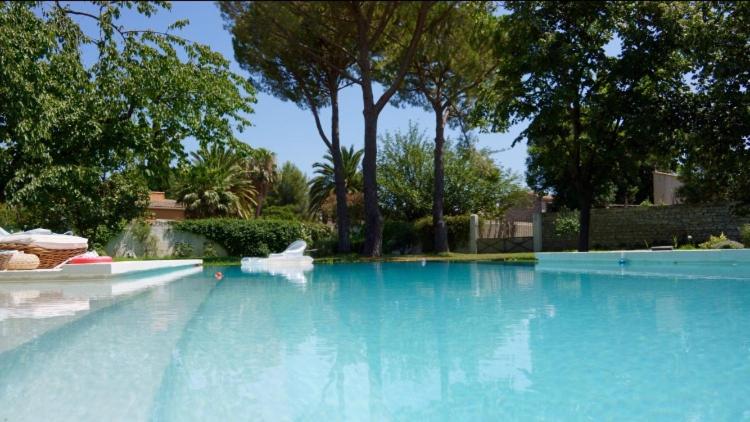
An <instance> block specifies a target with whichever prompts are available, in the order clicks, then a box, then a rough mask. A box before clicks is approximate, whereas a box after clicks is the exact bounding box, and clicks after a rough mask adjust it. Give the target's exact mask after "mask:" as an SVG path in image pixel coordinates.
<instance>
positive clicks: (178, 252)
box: [174, 242, 193, 258]
mask: <svg viewBox="0 0 750 422" xmlns="http://www.w3.org/2000/svg"><path fill="white" fill-rule="evenodd" d="M174 256H176V257H177V258H187V257H190V256H193V247H192V246H191V245H190V244H189V243H187V242H177V243H175V245H174Z"/></svg>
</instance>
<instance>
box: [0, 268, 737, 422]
mask: <svg viewBox="0 0 750 422" xmlns="http://www.w3.org/2000/svg"><path fill="white" fill-rule="evenodd" d="M220 270H221V271H223V272H224V274H225V277H224V279H223V281H220V282H216V280H214V279H213V277H212V274H213V272H214V271H216V269H215V268H213V269H207V270H205V271H204V273H201V274H197V275H192V276H187V277H184V278H183V279H181V280H178V281H174V282H171V283H167V282H164V283H152V284H149V283H144V282H143V281H142V280H140V281H141V284H142V286H141V288H142V289H143V290H138V289H132V288H130V289H129V287H128V286H134V285H133V284H129V285H128V284H122V285H119V287H117V288H113V287H112V286H110V289H109V292H107V291H106V289H104V290H103V291H102V292H100V293H98V294H92V293H91V291H92V289H93V287H92V286H97V287H99V288H101V287H102V285H101V284H96V283H94V284H87V285H82V284H85V283H78V284H75V283H74V284H68V285H48V286H42V287H39V288H38V289H32V288H27V287H26V286H24V287H23V288H20V287H19V286H18V285H16V286H15V287H13V286H9V285H0V420H4V418H5V419H7V420H13V421H15V420H45V419H46V420H170V421H171V420H175V421H182V420H217V421H218V420H238V419H239V420H347V421H348V420H373V419H374V420H498V419H552V420H581V419H612V420H655V419H664V420H675V419H678V420H682V419H694V420H736V419H742V418H743V417H750V405H748V404H747V400H746V397H747V395H748V393H750V330H748V329H747V327H749V326H750V325H749V324H748V323H750V281H748V280H741V279H727V278H713V279H707V278H686V277H685V275H674V274H673V275H668V276H656V275H653V274H652V275H648V276H639V275H627V274H618V273H617V272H607V271H598V272H593V273H591V272H589V273H582V272H576V271H557V270H554V269H550V270H544V271H542V270H541V269H535V268H534V267H533V266H511V265H494V264H444V263H428V264H427V265H425V266H422V265H421V264H419V263H416V264H395V263H394V264H352V265H318V266H316V268H315V270H314V271H312V272H309V273H306V274H305V275H304V277H305V280H306V282H305V283H300V282H299V279H298V278H296V281H295V282H289V278H288V277H285V276H284V275H278V276H269V275H265V276H264V275H248V274H243V273H241V272H240V271H239V269H238V268H236V267H235V268H222V269H220ZM130 281H131V282H132V281H133V280H130ZM129 290H135V291H129ZM3 347H4V348H3Z"/></svg>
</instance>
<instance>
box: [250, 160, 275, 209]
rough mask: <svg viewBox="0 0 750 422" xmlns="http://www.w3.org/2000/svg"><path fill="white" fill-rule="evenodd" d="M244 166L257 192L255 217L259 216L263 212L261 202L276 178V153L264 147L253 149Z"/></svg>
mask: <svg viewBox="0 0 750 422" xmlns="http://www.w3.org/2000/svg"><path fill="white" fill-rule="evenodd" d="M245 166H246V167H245V169H246V171H248V172H249V173H250V176H251V177H252V180H253V183H254V184H255V189H256V191H257V192H258V194H257V196H256V198H255V203H256V206H255V217H260V215H261V214H262V212H263V202H264V201H265V200H266V197H267V196H268V194H269V193H270V191H271V188H272V187H273V184H274V183H276V181H277V180H278V174H277V173H276V154H274V153H273V152H271V151H269V150H267V149H265V148H257V149H255V150H254V151H253V153H252V155H251V157H250V159H249V160H247V161H246V164H245Z"/></svg>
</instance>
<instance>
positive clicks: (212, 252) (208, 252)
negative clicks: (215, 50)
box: [203, 241, 219, 258]
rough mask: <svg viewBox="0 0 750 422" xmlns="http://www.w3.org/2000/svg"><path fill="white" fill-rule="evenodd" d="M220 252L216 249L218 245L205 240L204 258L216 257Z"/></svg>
mask: <svg viewBox="0 0 750 422" xmlns="http://www.w3.org/2000/svg"><path fill="white" fill-rule="evenodd" d="M217 256H219V253H218V252H217V251H216V247H215V246H214V244H213V243H212V242H210V241H206V242H203V257H204V258H216V257H217Z"/></svg>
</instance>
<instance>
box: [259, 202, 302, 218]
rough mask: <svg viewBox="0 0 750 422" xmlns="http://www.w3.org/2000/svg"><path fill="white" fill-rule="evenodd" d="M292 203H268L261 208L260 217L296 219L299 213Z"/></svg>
mask: <svg viewBox="0 0 750 422" xmlns="http://www.w3.org/2000/svg"><path fill="white" fill-rule="evenodd" d="M296 208H297V207H296V206H294V205H269V206H267V207H264V208H263V215H262V216H261V217H262V218H264V219H266V220H286V221H298V220H299V219H300V216H299V213H298V212H297V210H296Z"/></svg>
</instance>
